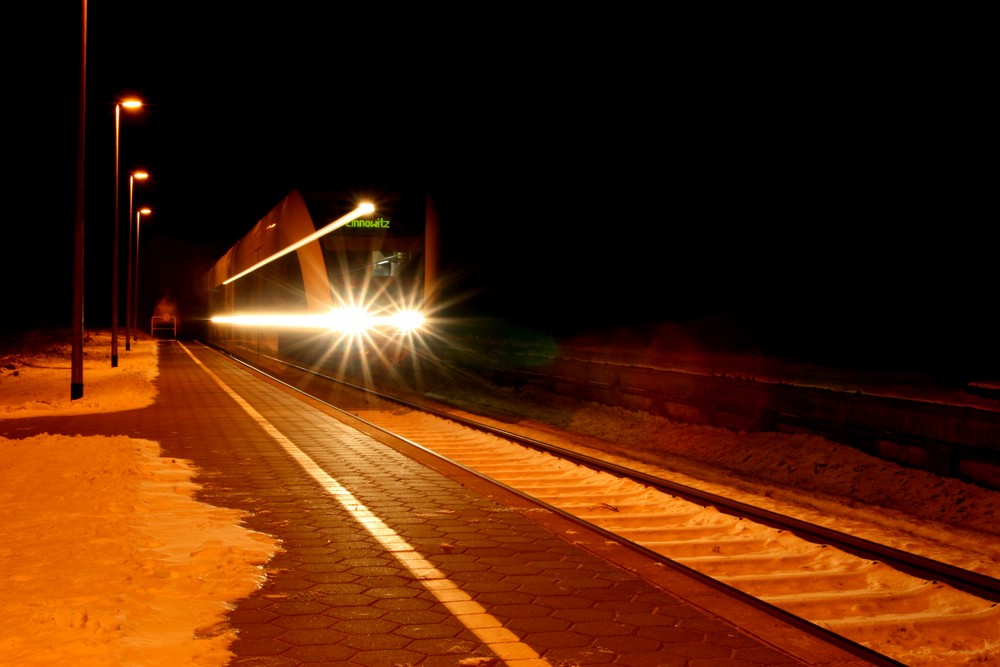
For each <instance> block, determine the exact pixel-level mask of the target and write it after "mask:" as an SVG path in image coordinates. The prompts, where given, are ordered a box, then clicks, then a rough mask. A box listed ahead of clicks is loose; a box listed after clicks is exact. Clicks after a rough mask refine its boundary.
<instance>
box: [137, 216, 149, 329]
mask: <svg viewBox="0 0 1000 667" xmlns="http://www.w3.org/2000/svg"><path fill="white" fill-rule="evenodd" d="M150 213H152V211H151V210H150V209H148V208H140V209H139V210H138V211H136V212H135V280H134V281H133V286H132V298H133V302H132V331H133V334H136V335H137V334H138V331H139V222H140V220H141V219H142V216H144V215H149V214H150ZM135 340H138V336H137V337H136V339H135Z"/></svg>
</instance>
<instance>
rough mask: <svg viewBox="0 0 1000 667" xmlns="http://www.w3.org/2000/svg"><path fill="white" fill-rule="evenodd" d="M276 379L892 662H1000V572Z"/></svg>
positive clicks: (619, 466)
mask: <svg viewBox="0 0 1000 667" xmlns="http://www.w3.org/2000/svg"><path fill="white" fill-rule="evenodd" d="M276 377H277V379H278V380H279V381H280V382H282V383H285V384H287V385H288V386H290V387H293V388H295V389H296V390H298V391H301V392H303V393H305V394H308V395H310V396H313V397H315V398H318V399H319V400H321V401H323V402H325V403H327V404H329V405H332V406H334V407H336V408H337V409H339V410H342V411H344V412H346V413H348V414H350V415H353V416H355V417H357V418H360V419H362V420H364V421H366V422H368V423H370V424H372V425H375V426H377V427H379V428H381V429H384V430H386V431H388V432H390V433H393V434H395V435H397V436H399V437H402V438H404V439H406V440H408V441H410V442H411V443H414V444H416V445H417V446H419V447H422V448H424V449H426V450H429V451H432V452H434V453H436V454H437V455H439V456H442V457H444V458H447V459H450V460H451V461H454V462H456V463H458V464H460V465H462V466H464V467H465V468H467V469H469V470H471V471H474V472H476V473H477V474H480V475H484V476H487V477H489V478H491V479H493V480H495V481H496V482H499V483H501V484H503V485H504V486H506V487H508V488H510V489H513V490H516V491H517V492H519V493H521V494H523V495H525V496H527V497H530V498H532V499H534V500H536V501H537V502H539V503H540V504H542V505H543V506H545V507H547V508H549V509H551V510H553V511H559V512H562V513H565V514H567V515H570V516H572V517H574V518H575V520H577V521H580V522H585V523H587V524H591V525H593V526H596V527H597V529H598V530H601V531H604V532H605V533H606V534H607V535H608V539H609V540H614V541H616V542H619V543H621V544H622V545H623V546H627V547H628V548H634V549H637V550H640V551H642V552H644V553H646V554H647V555H648V556H649V557H650V558H653V559H656V560H658V561H660V562H666V563H670V564H671V566H674V567H681V568H686V569H687V570H689V571H690V572H692V573H694V574H695V575H696V576H699V577H702V578H705V579H706V580H711V581H712V582H715V585H718V586H723V587H728V588H730V589H734V590H736V591H739V592H741V593H742V594H743V595H746V596H748V597H749V598H752V599H755V600H758V601H759V602H760V604H761V605H763V606H766V607H769V608H772V609H774V610H776V611H778V612H779V613H782V614H786V615H788V616H789V617H792V618H795V619H799V620H800V621H801V622H802V623H803V624H804V625H807V626H810V627H812V628H814V629H815V630H816V632H818V633H826V634H828V635H829V637H830V638H832V639H834V640H838V639H837V638H840V639H842V640H843V641H844V642H845V643H847V644H853V645H856V646H857V647H859V649H860V650H867V651H872V652H874V655H875V656H877V657H879V658H884V659H885V664H903V665H909V666H910V667H932V666H933V667H936V666H943V665H948V666H949V667H962V666H969V667H971V666H973V665H988V664H998V662H1000V604H998V602H1000V581H998V580H997V579H994V578H992V577H989V576H986V575H983V574H980V573H977V572H973V571H968V570H965V569H963V568H960V567H955V566H954V565H950V564H948V563H943V562H938V561H936V560H933V559H930V558H926V557H922V556H919V555H917V554H916V553H915V552H918V551H919V550H918V549H913V550H907V551H904V550H899V549H894V548H891V547H887V546H884V545H882V544H879V543H876V542H871V541H868V540H865V539H860V538H858V537H855V536H853V535H851V534H847V533H842V532H840V531H838V530H835V529H832V528H830V527H829V526H824V525H817V524H814V523H811V522H808V521H803V520H801V519H796V518H793V517H790V516H785V515H782V514H780V513H778V512H774V511H771V510H768V509H763V508H760V507H757V506H755V505H753V504H750V503H747V502H746V501H744V500H738V499H735V498H732V497H728V496H727V495H726V494H725V493H718V492H714V493H710V492H706V491H705V490H703V489H700V488H697V487H694V486H688V485H685V484H680V483H678V482H676V481H674V480H671V479H669V478H668V475H666V474H665V472H666V471H663V470H658V469H657V468H656V467H655V466H649V465H641V464H638V462H636V461H634V460H629V459H628V458H627V457H619V456H614V455H609V454H608V453H607V452H605V451H600V450H594V449H591V448H589V447H587V446H574V445H573V441H574V440H575V439H576V438H575V437H574V436H573V435H572V434H566V433H562V434H558V433H556V432H555V431H549V432H546V433H545V434H541V435H538V437H534V436H533V435H530V434H525V433H523V432H518V433H514V432H512V431H510V430H507V429H505V428H502V425H501V426H498V424H497V422H496V421H495V420H491V419H483V418H479V417H477V416H475V415H472V414H470V413H468V412H465V411H462V410H457V409H454V408H452V407H449V406H447V405H444V404H441V403H429V402H428V401H423V400H422V401H420V403H419V404H418V403H416V402H414V401H413V398H412V397H411V396H410V397H399V396H396V397H393V396H389V395H388V394H385V393H378V394H376V393H373V392H371V391H369V390H366V389H363V388H362V387H359V386H356V385H347V384H344V383H342V382H335V381H334V380H333V378H329V377H326V376H318V375H315V374H312V373H310V372H308V371H307V369H304V368H298V367H291V366H290V367H288V368H287V369H286V371H285V372H283V373H280V374H278V375H277V376H276ZM551 440H557V441H558V443H559V444H553V443H552V442H550V441H551Z"/></svg>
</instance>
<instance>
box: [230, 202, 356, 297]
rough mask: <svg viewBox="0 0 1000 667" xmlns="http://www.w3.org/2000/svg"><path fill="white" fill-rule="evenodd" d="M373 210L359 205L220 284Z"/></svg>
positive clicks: (236, 278)
mask: <svg viewBox="0 0 1000 667" xmlns="http://www.w3.org/2000/svg"><path fill="white" fill-rule="evenodd" d="M374 210H375V205H374V204H369V203H363V204H360V205H358V207H357V208H356V209H354V210H353V211H351V212H350V213H348V214H346V215H343V216H341V217H339V218H337V219H336V220H334V221H333V222H331V223H330V224H329V225H327V226H326V227H323V228H322V229H320V230H317V231H315V232H313V233H312V234H310V235H309V236H307V237H305V238H304V239H301V240H299V241H296V242H295V243H293V244H291V245H290V246H287V247H285V248H283V249H282V250H279V251H278V252H276V253H274V254H273V255H271V256H270V257H268V258H266V259H262V260H261V261H259V262H257V263H256V264H254V265H253V266H251V267H250V268H249V269H245V270H243V271H241V272H239V273H237V274H236V275H235V276H233V277H232V278H228V279H226V280H223V281H222V284H223V285H228V284H229V283H231V282H233V281H234V280H239V279H240V278H242V277H243V276H245V275H247V274H248V273H252V272H254V271H256V270H257V269H259V268H260V267H262V266H264V265H265V264H270V263H271V262H273V261H274V260H276V259H278V258H279V257H284V256H285V255H287V254H288V253H290V252H292V251H294V250H298V249H299V248H301V247H302V246H304V245H305V244H307V243H312V242H313V241H315V240H316V239H318V238H320V237H321V236H326V235H327V234H329V233H330V232H332V231H334V230H336V229H340V228H341V227H343V226H344V225H346V224H347V223H349V222H350V221H351V220H354V219H355V218H358V217H360V216H362V215H364V214H366V213H371V212H373V211H374Z"/></svg>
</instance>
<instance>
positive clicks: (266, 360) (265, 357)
mask: <svg viewBox="0 0 1000 667" xmlns="http://www.w3.org/2000/svg"><path fill="white" fill-rule="evenodd" d="M438 230H439V222H438V216H437V213H436V210H435V207H434V203H433V200H432V198H431V197H430V196H429V195H428V194H427V193H424V192H411V191H398V190H392V189H378V188H376V189H368V190H358V189H354V188H351V189H340V190H326V191H320V192H302V191H300V190H298V189H296V190H292V191H291V192H289V193H288V194H287V195H286V196H285V197H284V198H283V199H282V200H281V201H280V202H278V203H277V204H276V205H275V206H274V207H273V208H272V209H271V210H270V211H269V212H268V214H267V215H265V216H264V217H263V218H261V219H260V220H259V221H257V223H256V224H255V225H254V226H253V227H252V228H251V229H250V231H249V232H247V233H246V234H245V235H244V236H242V237H241V238H240V239H239V240H238V241H237V242H236V243H235V244H234V245H233V246H232V247H231V248H229V250H228V251H227V252H226V253H225V254H224V255H223V256H222V257H220V258H219V259H218V260H217V261H216V262H215V263H214V264H213V265H212V266H211V268H210V269H209V270H208V272H207V273H206V275H205V277H204V289H205V293H206V295H207V296H206V307H207V311H208V317H207V323H206V324H207V326H206V329H205V331H206V333H205V337H206V339H207V342H208V343H209V344H210V345H212V346H214V347H216V348H218V349H220V350H222V351H224V352H226V353H228V354H230V355H232V356H234V357H237V358H240V359H242V360H245V361H247V362H249V363H253V364H256V365H260V366H263V367H267V368H273V367H279V368H280V367H283V366H286V365H287V364H289V363H292V364H307V365H308V366H310V367H313V368H315V367H328V368H331V369H332V368H337V369H341V370H343V369H347V368H350V369H353V370H357V368H358V365H359V364H364V365H368V364H379V365H392V364H399V363H401V362H402V361H403V360H405V359H407V358H410V357H411V356H413V355H414V353H416V352H419V350H420V348H421V347H422V346H423V345H425V344H426V341H427V337H428V336H430V335H433V330H434V310H435V305H436V301H437V290H436V283H437V271H438V264H439V259H438V248H439V243H438V233H439V232H438Z"/></svg>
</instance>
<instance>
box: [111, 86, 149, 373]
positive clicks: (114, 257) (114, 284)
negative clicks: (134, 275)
mask: <svg viewBox="0 0 1000 667" xmlns="http://www.w3.org/2000/svg"><path fill="white" fill-rule="evenodd" d="M141 107H142V101H141V100H137V99H135V98H134V97H130V98H128V99H124V100H122V101H120V102H117V103H115V226H114V231H115V233H114V242H113V247H114V250H113V251H112V253H111V261H112V265H111V367H112V368H115V367H116V366H118V136H119V125H120V124H121V120H120V119H121V113H122V109H123V108H124V109H129V110H132V109H139V108H141ZM129 215H130V216H131V212H130V213H129ZM130 224H131V222H130Z"/></svg>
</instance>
